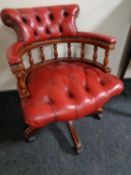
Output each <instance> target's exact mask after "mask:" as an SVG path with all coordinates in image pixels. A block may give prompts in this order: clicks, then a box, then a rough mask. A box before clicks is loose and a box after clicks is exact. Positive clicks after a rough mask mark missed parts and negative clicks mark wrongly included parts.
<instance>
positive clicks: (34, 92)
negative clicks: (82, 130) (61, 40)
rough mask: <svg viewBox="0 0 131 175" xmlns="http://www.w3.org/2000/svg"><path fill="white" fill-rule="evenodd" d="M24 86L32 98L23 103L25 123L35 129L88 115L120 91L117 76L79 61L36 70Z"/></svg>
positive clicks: (48, 65) (52, 64)
mask: <svg viewBox="0 0 131 175" xmlns="http://www.w3.org/2000/svg"><path fill="white" fill-rule="evenodd" d="M27 83H28V88H29V91H30V93H31V97H30V98H27V99H23V100H22V107H23V112H24V114H25V115H24V116H25V121H26V123H27V124H28V125H31V126H32V127H37V128H39V127H43V126H44V125H47V124H48V123H51V122H55V121H68V120H74V119H78V118H81V117H84V116H85V115H89V114H91V113H93V112H95V111H96V110H97V109H98V108H100V107H102V106H103V105H104V104H105V103H106V102H107V101H108V100H109V99H110V98H111V97H113V96H115V95H119V94H120V93H121V92H122V90H123V84H122V82H121V81H120V80H119V79H118V78H117V77H115V76H113V75H111V74H110V73H104V72H103V71H102V70H100V69H98V68H95V67H93V66H91V65H87V64H85V63H80V62H78V61H74V62H72V63H67V62H64V61H60V62H57V63H55V62H54V63H50V64H47V65H44V66H42V67H39V68H36V69H34V70H33V71H32V72H31V73H30V74H29V76H28V77H27Z"/></svg>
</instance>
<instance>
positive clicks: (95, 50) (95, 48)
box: [93, 46, 98, 63]
mask: <svg viewBox="0 0 131 175" xmlns="http://www.w3.org/2000/svg"><path fill="white" fill-rule="evenodd" d="M97 50H98V47H97V46H94V54H93V63H96V62H97V57H98V56H97Z"/></svg>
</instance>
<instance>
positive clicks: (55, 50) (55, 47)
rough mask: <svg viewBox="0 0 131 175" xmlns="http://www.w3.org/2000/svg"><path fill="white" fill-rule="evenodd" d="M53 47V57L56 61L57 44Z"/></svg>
mask: <svg viewBox="0 0 131 175" xmlns="http://www.w3.org/2000/svg"><path fill="white" fill-rule="evenodd" d="M53 47H54V57H55V60H56V59H57V57H58V51H57V44H54V45H53Z"/></svg>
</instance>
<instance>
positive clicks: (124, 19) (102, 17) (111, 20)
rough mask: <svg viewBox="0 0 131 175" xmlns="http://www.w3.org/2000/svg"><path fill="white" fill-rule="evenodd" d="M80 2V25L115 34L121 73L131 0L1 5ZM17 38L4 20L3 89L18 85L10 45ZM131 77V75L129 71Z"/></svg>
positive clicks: (27, 2) (6, 1) (7, 2)
mask: <svg viewBox="0 0 131 175" xmlns="http://www.w3.org/2000/svg"><path fill="white" fill-rule="evenodd" d="M68 3H78V4H79V5H80V9H81V10H80V14H79V17H78V19H77V26H78V29H79V30H81V31H92V32H98V33H104V34H108V35H112V36H115V37H116V38H117V46H116V49H115V51H113V52H112V54H111V57H110V65H111V66H112V72H113V73H114V74H117V72H118V68H119V64H120V59H121V55H122V52H123V48H124V43H125V40H126V37H127V34H128V30H129V25H130V22H131V0H99V1H97V0H91V1H90V0H74V1H70V0H52V1H47V0H22V1H21V0H17V1H15V0H3V1H0V8H1V9H3V8H6V7H13V8H20V7H33V6H45V5H54V4H68ZM15 41H16V35H15V33H14V31H13V30H10V29H9V28H8V27H6V26H3V24H2V22H0V57H1V58H0V90H7V89H14V88H16V85H15V83H16V82H15V78H14V77H13V75H12V74H11V72H10V69H9V66H8V63H7V60H6V55H5V53H6V49H7V48H8V47H9V46H10V45H11V43H13V42H15ZM129 76H130V77H131V75H129Z"/></svg>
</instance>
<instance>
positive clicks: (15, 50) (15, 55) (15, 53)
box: [7, 42, 24, 66]
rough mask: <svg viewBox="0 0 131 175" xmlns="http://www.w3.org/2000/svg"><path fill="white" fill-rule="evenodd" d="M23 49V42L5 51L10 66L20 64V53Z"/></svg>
mask: <svg viewBox="0 0 131 175" xmlns="http://www.w3.org/2000/svg"><path fill="white" fill-rule="evenodd" d="M23 47H24V43H23V42H16V43H14V44H13V45H11V47H9V48H8V50H7V58H8V62H9V64H10V65H11V66H13V65H16V64H20V63H21V61H22V60H21V53H22V52H21V51H22V49H23Z"/></svg>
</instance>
